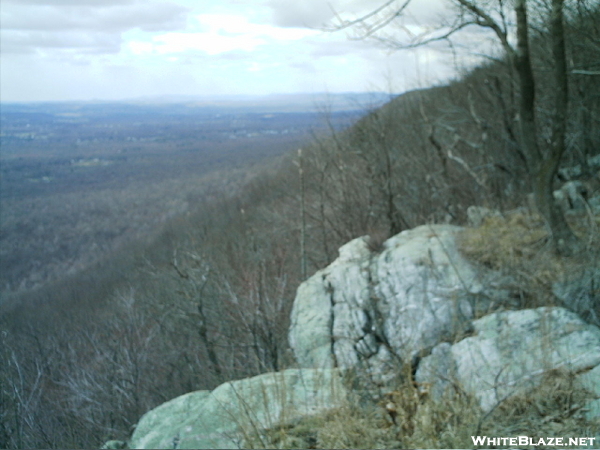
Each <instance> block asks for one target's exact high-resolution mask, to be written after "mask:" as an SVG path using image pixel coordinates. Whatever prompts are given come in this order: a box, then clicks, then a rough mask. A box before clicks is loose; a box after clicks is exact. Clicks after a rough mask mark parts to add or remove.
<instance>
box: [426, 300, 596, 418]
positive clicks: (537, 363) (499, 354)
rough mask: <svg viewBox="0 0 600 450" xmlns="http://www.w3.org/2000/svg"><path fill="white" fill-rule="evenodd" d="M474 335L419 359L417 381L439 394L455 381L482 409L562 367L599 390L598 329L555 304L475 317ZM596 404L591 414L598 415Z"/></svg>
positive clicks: (535, 382) (492, 405)
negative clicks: (479, 317)
mask: <svg viewBox="0 0 600 450" xmlns="http://www.w3.org/2000/svg"><path fill="white" fill-rule="evenodd" d="M473 326H474V329H475V334H474V335H473V336H471V337H468V338H465V339H463V340H462V341H460V342H457V343H456V344H454V345H450V344H448V343H442V344H440V345H438V346H437V347H436V348H434V350H433V351H432V353H431V355H429V356H427V357H426V358H424V359H423V360H422V361H421V364H420V365H419V369H418V371H417V373H416V380H417V382H419V383H421V384H422V385H427V386H430V393H431V394H432V395H433V396H434V397H437V398H440V397H441V395H442V394H443V392H444V390H445V389H446V388H448V387H450V386H451V384H452V383H456V384H457V385H459V386H461V387H462V388H463V389H465V390H466V391H467V392H469V393H471V394H473V395H474V396H475V397H476V398H477V399H478V400H479V403H480V405H481V408H482V409H483V410H484V411H490V410H491V409H492V408H494V407H495V406H496V405H497V404H498V403H499V402H501V401H503V400H504V399H505V398H508V397H509V396H511V395H514V394H516V393H519V392H523V391H524V390H528V389H532V388H534V387H535V386H536V385H537V383H538V381H539V380H540V379H541V378H542V376H543V375H544V374H546V373H549V372H551V371H553V370H557V369H559V370H560V369H562V370H568V371H570V372H573V373H575V374H578V377H579V378H580V381H581V382H582V383H584V384H585V385H586V387H588V389H590V391H592V392H597V393H598V394H600V377H599V375H600V372H599V370H600V329H598V328H597V327H595V326H593V325H590V324H587V323H585V322H584V321H583V320H581V318H580V317H579V316H577V314H575V313H573V312H570V311H567V310H566V309H564V308H558V307H542V308H537V309H525V310H521V311H504V312H498V313H494V314H490V315H488V316H485V317H482V318H481V319H478V320H475V321H473ZM599 407H600V403H598V402H596V403H593V404H591V405H590V408H592V409H593V408H596V409H595V410H594V412H593V413H592V416H594V417H597V415H598V412H599V411H598V408H599Z"/></svg>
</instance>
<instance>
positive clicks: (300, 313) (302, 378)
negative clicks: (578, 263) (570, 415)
mask: <svg viewBox="0 0 600 450" xmlns="http://www.w3.org/2000/svg"><path fill="white" fill-rule="evenodd" d="M465 230H469V229H465V228H462V227H457V226H451V225H424V226H420V227H417V228H415V229H412V230H406V231H404V232H402V233H400V234H398V235H396V236H394V237H392V238H390V239H388V240H387V241H386V242H385V243H384V244H383V247H382V249H381V251H373V250H372V249H371V247H372V246H370V245H369V239H368V238H365V237H362V238H358V239H355V240H353V241H351V242H349V243H348V244H346V245H344V246H343V247H342V248H341V249H340V255H339V257H338V258H337V259H336V260H335V261H334V262H333V263H332V264H330V265H329V266H328V267H326V268H325V269H323V270H321V271H319V272H317V273H316V274H314V275H313V276H312V277H310V278H309V279H308V280H307V281H305V282H304V283H303V284H302V285H301V286H300V287H299V289H298V292H297V296H296V299H295V303H294V308H293V311H292V324H291V327H290V331H289V337H290V344H291V347H292V349H293V351H294V354H295V356H296V360H297V362H298V365H299V367H300V368H299V369H289V370H286V371H282V372H279V373H272V374H264V375H261V376H259V377H254V378H251V379H246V380H240V381H234V382H229V383H225V384H223V385H221V386H220V387H218V388H217V389H215V390H214V391H212V392H207V391H200V392H196V393H191V394H187V395H184V396H182V397H179V398H177V399H174V400H171V401H170V402H167V403H165V404H163V405H161V406H159V407H158V408H156V409H154V410H152V411H150V412H148V413H147V414H146V415H144V417H143V418H142V419H141V420H140V422H139V424H138V425H137V428H136V430H135V432H134V434H133V437H132V439H131V441H130V442H129V445H130V446H131V448H214V447H219V448H237V447H244V446H247V445H249V444H248V443H249V442H250V441H252V442H254V443H253V444H252V445H254V446H256V445H257V444H256V442H257V439H258V442H263V441H262V439H266V438H265V436H266V435H265V433H266V432H265V430H268V429H273V427H274V426H286V427H289V426H292V425H293V424H295V423H298V421H300V420H302V419H303V418H305V417H307V416H311V415H315V414H322V413H324V412H326V411H329V410H332V409H335V408H339V407H342V406H343V405H344V402H347V401H349V398H350V395H354V394H356V393H357V392H358V391H361V392H362V395H363V396H365V397H368V398H372V399H374V400H375V402H377V401H378V396H379V398H383V397H384V396H385V395H386V394H387V393H389V392H391V391H393V390H394V389H396V388H397V386H398V383H399V382H400V381H401V378H402V377H403V376H406V374H407V373H412V376H414V381H415V382H416V386H418V387H417V389H418V390H419V391H420V392H422V393H424V394H427V395H428V396H429V397H431V398H433V399H438V400H442V399H444V398H445V397H444V396H445V395H447V394H448V392H449V391H453V390H455V391H456V390H457V389H458V390H460V391H461V392H463V393H465V394H467V395H468V396H470V397H471V398H473V399H475V401H476V402H477V403H478V407H479V408H480V410H481V411H482V414H485V413H489V412H491V411H493V410H494V409H495V408H497V407H498V405H500V404H502V403H503V402H505V401H506V400H507V399H509V398H511V397H512V396H517V395H521V394H527V392H530V391H531V389H535V388H536V387H537V386H538V385H539V384H540V383H541V382H542V381H543V380H544V379H545V377H547V376H548V375H549V374H553V373H557V372H561V373H568V374H569V376H570V377H571V378H572V379H573V382H574V383H576V384H577V385H578V386H580V387H581V388H582V389H586V390H587V393H588V394H587V402H586V404H585V405H579V406H578V408H579V409H580V411H581V412H582V414H583V415H585V417H586V420H589V421H592V422H593V423H596V424H600V328H598V327H597V326H595V325H593V324H590V323H587V322H585V321H584V320H583V319H582V318H581V317H580V316H578V315H577V314H575V313H574V312H572V311H569V310H567V309H566V308H564V307H561V306H560V305H558V303H557V305H558V306H541V307H527V308H524V309H523V308H519V304H520V303H519V299H518V295H517V294H518V292H516V291H515V283H514V280H513V279H512V278H511V277H510V276H509V275H507V274H506V273H502V271H499V270H495V269H493V268H489V267H484V266H483V265H481V264H476V263H474V262H472V261H469V260H468V259H467V258H466V257H465V256H464V255H463V254H462V253H461V251H459V244H458V242H459V236H460V235H461V233H464V232H465ZM467 232H469V231H467ZM587 269H588V271H587V275H586V277H583V278H580V280H584V281H580V282H586V283H587V282H591V281H590V280H592V281H593V280H595V281H594V282H597V281H598V280H600V268H598V267H588V268H587ZM558 275H559V274H556V279H557V281H556V283H555V286H554V287H555V290H556V291H560V292H563V294H564V295H567V294H568V292H576V291H577V289H579V288H580V287H577V286H573V287H572V289H570V290H569V289H565V288H564V286H565V285H564V282H563V283H562V284H559V283H560V277H559V276H558ZM594 292H595V291H594ZM565 293H566V294H565ZM595 295H597V292H596V294H595ZM563 301H568V299H563ZM520 305H521V306H522V304H520ZM407 367H408V368H410V370H409V371H408V372H407V370H406V368H407ZM340 374H351V375H352V380H353V385H352V389H350V388H349V387H348V386H349V384H348V383H347V380H348V378H349V377H347V376H346V377H343V376H341V375H340ZM395 421H396V419H395V417H394V422H395ZM594 433H598V431H594ZM250 435H251V436H250ZM252 439H254V440H252ZM311 439H313V438H312V437H311ZM286 442H287V444H286V445H291V446H299V445H300V444H298V442H296V441H293V440H292V441H286ZM117 444H118V443H114V442H113V443H110V444H108V445H109V446H110V445H113V446H114V445H117ZM267 444H268V442H267V441H265V442H263V444H262V445H265V446H268V445H267ZM309 444H310V443H309ZM259 445H260V444H259ZM282 445H283V444H282ZM307 445H308V444H307ZM310 445H315V444H314V442H313V443H312V444H310ZM398 445H399V444H398ZM312 448H314V447H312Z"/></svg>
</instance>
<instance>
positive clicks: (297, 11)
mask: <svg viewBox="0 0 600 450" xmlns="http://www.w3.org/2000/svg"><path fill="white" fill-rule="evenodd" d="M267 5H268V6H269V7H270V8H271V9H272V18H271V19H272V23H273V25H276V26H280V27H309V28H319V27H322V26H323V25H325V24H326V23H327V22H328V21H330V20H331V19H332V18H333V16H334V12H333V10H332V9H331V7H330V4H329V3H328V2H324V1H314V0H295V1H294V0H291V1H281V0H269V1H268V2H267Z"/></svg>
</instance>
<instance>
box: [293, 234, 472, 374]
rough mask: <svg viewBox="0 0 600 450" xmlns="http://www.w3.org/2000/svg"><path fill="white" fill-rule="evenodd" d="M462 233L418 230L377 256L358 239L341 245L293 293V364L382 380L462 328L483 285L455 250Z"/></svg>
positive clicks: (390, 242)
mask: <svg viewBox="0 0 600 450" xmlns="http://www.w3.org/2000/svg"><path fill="white" fill-rule="evenodd" d="M461 230H462V228H460V227H456V226H452V225H424V226H420V227H417V228H415V229H412V230H407V231H403V232H402V233H400V234H398V235H396V236H394V237H392V238H390V239H389V240H387V241H386V242H385V243H384V250H383V251H382V252H381V253H378V254H377V253H373V252H372V251H370V249H369V245H368V240H367V238H364V237H363V238H358V239H355V240H353V241H351V242H349V243H348V244H346V245H345V246H343V247H342V248H341V249H340V256H339V258H338V259H336V260H335V261H334V262H333V263H332V264H331V265H330V266H328V267H327V268H325V269H323V270H321V271H319V272H317V273H316V274H315V275H314V276H312V277H311V278H310V279H308V280H307V281H306V282H305V283H303V284H302V285H301V286H300V287H299V289H298V292H297V296H296V299H295V302H294V306H293V310H292V316H291V319H292V320H291V327H290V333H289V337H290V345H291V347H292V349H293V351H294V353H295V356H296V359H297V361H298V363H299V365H300V366H301V367H315V368H319V367H340V368H345V369H346V368H362V369H365V370H366V371H367V372H368V375H369V377H370V379H371V380H372V381H376V382H379V383H386V382H389V381H390V380H391V379H392V378H393V377H394V376H395V375H397V373H398V367H399V366H400V364H402V363H404V362H407V361H411V360H413V359H414V358H415V357H417V356H419V355H421V354H423V353H424V352H425V353H427V352H428V350H430V349H431V348H433V347H434V346H435V345H437V344H438V343H439V342H440V341H444V340H453V339H454V338H455V337H456V336H457V335H458V334H460V333H462V332H464V331H465V330H466V329H468V327H469V320H470V319H471V318H472V316H473V302H474V301H475V299H476V298H478V297H480V294H481V293H482V289H483V288H482V285H481V283H480V281H479V278H478V273H477V271H476V270H475V269H474V268H473V267H472V266H471V265H470V264H469V263H468V262H467V261H466V260H465V258H464V257H463V256H462V255H461V254H460V253H459V252H458V249H457V246H456V242H455V240H456V236H457V234H458V233H459V232H460V231H461Z"/></svg>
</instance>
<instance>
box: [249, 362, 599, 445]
mask: <svg viewBox="0 0 600 450" xmlns="http://www.w3.org/2000/svg"><path fill="white" fill-rule="evenodd" d="M589 399H590V393H589V392H587V391H585V390H584V389H583V388H582V387H581V386H579V385H578V384H577V382H576V380H575V378H574V377H573V376H572V375H570V374H568V373H565V372H559V371H554V372H551V373H549V374H547V375H546V376H545V378H544V379H543V380H542V382H541V384H540V386H539V387H538V388H536V389H535V390H533V391H530V392H527V393H522V394H519V395H515V396H513V397H510V398H509V399H508V400H505V401H504V402H502V403H500V404H499V405H498V406H497V408H495V409H494V410H493V411H492V412H491V413H489V414H484V413H483V412H482V411H481V409H480V408H479V407H478V405H477V403H476V401H475V400H474V399H473V398H472V397H470V396H468V395H466V394H464V393H462V392H460V389H457V390H455V392H453V393H452V394H450V393H449V394H448V395H447V396H446V397H444V398H443V399H442V400H438V401H434V400H433V399H432V398H430V397H428V396H427V395H426V394H423V390H422V389H419V387H418V386H416V385H415V384H414V383H413V382H410V381H408V380H407V381H406V382H405V383H403V384H402V385H400V386H399V387H398V389H396V390H395V391H393V392H391V393H390V394H388V395H386V396H385V397H384V398H382V399H381V400H380V401H378V402H364V401H363V402H352V401H349V402H348V404H347V405H345V406H343V407H341V408H337V409H335V410H332V411H329V412H327V413H324V414H321V415H318V416H312V417H306V418H303V419H301V420H300V421H298V422H297V423H295V424H293V425H290V426H286V427H276V428H273V429H270V430H266V431H265V432H264V434H263V435H262V437H261V439H260V441H255V442H250V443H247V445H248V446H249V447H252V448H258V447H261V448H264V447H267V448H473V445H474V444H473V441H472V438H471V436H476V435H479V436H491V437H513V436H530V437H532V438H534V439H535V438H536V437H544V438H546V437H548V436H555V437H559V436H562V437H592V436H596V435H597V434H598V433H599V432H600V420H596V421H591V420H588V419H586V417H585V414H584V413H585V401H586V400H589ZM389 403H393V405H394V408H395V411H396V413H397V415H396V416H395V420H392V418H391V416H390V414H389ZM478 448H490V447H486V446H483V447H478ZM492 448H504V447H503V446H501V445H500V446H497V447H492ZM566 448H569V447H568V446H567V447H566Z"/></svg>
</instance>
